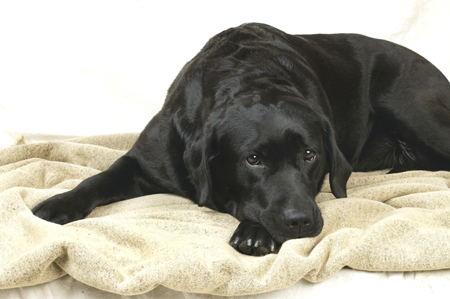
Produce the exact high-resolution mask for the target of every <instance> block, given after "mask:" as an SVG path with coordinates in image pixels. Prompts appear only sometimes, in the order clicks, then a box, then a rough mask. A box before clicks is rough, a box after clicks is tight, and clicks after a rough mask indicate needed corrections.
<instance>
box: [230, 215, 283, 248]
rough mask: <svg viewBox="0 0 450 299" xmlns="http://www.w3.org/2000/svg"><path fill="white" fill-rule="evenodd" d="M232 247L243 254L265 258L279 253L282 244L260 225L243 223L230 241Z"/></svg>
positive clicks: (247, 221)
mask: <svg viewBox="0 0 450 299" xmlns="http://www.w3.org/2000/svg"><path fill="white" fill-rule="evenodd" d="M230 245H231V246H232V247H233V248H234V249H236V250H237V251H239V252H241V253H245V254H248V255H255V256H263V255H266V254H269V253H278V251H279V250H280V247H281V244H280V243H278V242H276V241H275V240H274V239H273V238H272V236H271V235H270V234H269V232H268V231H267V230H266V229H265V228H264V227H263V226H262V225H261V224H259V223H256V222H253V221H250V220H244V221H242V222H241V223H240V224H239V226H238V228H237V229H236V231H235V232H234V234H233V236H232V237H231V239H230Z"/></svg>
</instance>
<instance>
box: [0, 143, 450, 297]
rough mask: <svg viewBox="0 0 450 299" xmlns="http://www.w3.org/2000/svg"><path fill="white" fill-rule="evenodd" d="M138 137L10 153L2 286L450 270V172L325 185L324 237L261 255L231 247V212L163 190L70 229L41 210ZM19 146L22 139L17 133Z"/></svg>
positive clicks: (224, 289) (135, 290)
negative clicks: (335, 189)
mask: <svg viewBox="0 0 450 299" xmlns="http://www.w3.org/2000/svg"><path fill="white" fill-rule="evenodd" d="M137 136H138V135H137V134H120V135H108V136H106V135H103V136H97V137H89V138H79V139H71V140H67V141H60V142H47V143H38V144H28V145H26V144H23V145H16V146H13V147H10V148H6V149H2V150H0V289H6V288H14V287H20V286H30V285H36V284H40V283H44V282H48V281H52V280H55V279H57V278H59V277H61V276H63V275H66V274H68V275H70V276H72V277H73V278H75V279H76V280H78V281H81V282H83V283H85V284H88V285H90V286H93V287H95V288H98V289H102V290H105V291H109V292H113V293H117V294H123V295H133V294H142V293H145V292H148V291H150V290H152V289H154V288H155V287H157V286H158V285H163V286H165V287H168V288H170V289H173V290H177V291H184V292H195V293H209V294H217V295H244V294H256V293H261V292H268V291H272V290H277V289H282V288H286V287H288V286H290V285H292V284H294V283H295V282H297V281H299V280H300V279H305V280H307V281H310V282H319V281H322V280H324V279H326V278H328V277H330V276H332V275H333V274H335V273H336V272H337V271H339V270H340V269H342V268H343V267H350V268H353V269H359V270H365V271H423V270H435V269H448V268H450V257H449V250H450V190H449V184H450V173H449V172H444V171H439V172H426V171H411V172H405V173H400V174H386V172H387V171H377V172H371V173H353V174H352V176H351V177H350V180H349V182H348V198H342V199H335V198H334V197H333V195H332V194H331V192H330V188H329V185H328V183H325V184H324V186H323V188H322V191H321V193H320V194H319V196H318V197H317V202H318V204H319V206H320V209H321V211H322V214H323V219H324V222H325V226H324V229H323V231H322V233H321V234H320V235H319V236H317V237H315V238H306V239H296V240H290V241H288V242H286V243H285V244H283V246H282V248H281V250H280V252H279V253H278V254H271V255H267V256H264V257H251V256H246V255H243V254H240V253H238V252H236V251H235V250H234V249H232V248H231V247H230V246H229V245H228V240H229V238H230V237H231V235H232V233H233V231H234V230H235V228H236V227H237V225H238V221H237V220H236V219H235V218H233V217H232V216H230V215H227V214H222V213H219V212H215V211H212V210H209V209H207V208H200V207H197V206H196V205H195V204H194V203H192V202H191V201H190V200H188V199H186V198H181V197H178V196H174V195H169V194H157V195H151V196H144V197H139V198H133V199H130V200H126V201H122V202H117V203H115V204H111V205H108V206H103V207H99V208H97V209H95V210H94V211H93V212H92V213H91V214H90V215H89V217H88V218H86V219H83V220H80V221H76V222H73V223H69V224H66V225H64V226H61V225H57V224H53V223H49V222H46V221H43V220H41V219H39V218H37V217H34V216H33V214H32V213H31V211H30V209H31V208H32V207H34V206H35V205H36V204H38V203H39V202H41V201H43V200H45V199H46V198H48V197H50V196H52V195H53V194H56V193H59V192H63V191H65V190H68V189H71V188H74V187H75V186H76V185H77V184H78V183H79V182H80V181H81V180H83V179H85V178H87V177H89V176H91V175H94V174H96V173H98V172H100V171H102V170H105V169H106V168H107V167H108V166H109V165H110V164H112V163H113V162H114V161H115V160H116V159H117V158H118V157H120V156H121V155H123V154H124V153H125V152H126V150H127V149H129V148H130V147H131V146H132V144H133V143H134V141H135V140H136V138H137ZM18 143H20V140H19V141H18Z"/></svg>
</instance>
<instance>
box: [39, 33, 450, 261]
mask: <svg viewBox="0 0 450 299" xmlns="http://www.w3.org/2000/svg"><path fill="white" fill-rule="evenodd" d="M387 168H391V169H392V170H391V172H399V171H406V170H414V169H423V170H450V84H449V82H448V80H447V79H446V78H445V76H444V75H443V74H442V73H441V72H440V71H439V70H438V69H437V68H436V67H434V66H433V65H432V64H431V63H430V62H429V61H427V60H426V59H424V58H423V57H421V56H419V55H418V54H416V53H414V52H412V51H410V50H408V49H406V48H404V47H402V46H399V45H397V44H394V43H391V42H388V41H383V40H377V39H373V38H369V37H366V36H361V35H356V34H319V35H289V34H286V33H284V32H282V31H280V30H278V29H276V28H273V27H271V26H268V25H264V24H244V25H242V26H240V27H236V28H231V29H228V30H225V31H223V32H222V33H219V34H218V35H216V36H214V37H213V38H211V39H210V40H209V41H208V43H207V44H206V45H205V46H204V47H203V49H202V50H201V51H200V52H199V53H198V54H197V56H195V57H194V58H193V59H192V60H191V61H190V62H188V63H187V64H186V65H185V66H184V68H183V69H182V70H181V72H180V73H179V75H178V76H177V78H176V79H175V81H174V82H173V83H172V85H171V86H170V88H169V90H168V95H167V98H166V101H165V104H164V106H163V107H162V109H161V111H160V112H159V113H158V114H157V115H156V116H155V117H154V118H153V119H152V120H151V121H150V123H149V124H148V125H147V127H146V128H145V129H144V131H143V132H142V133H141V135H140V136H139V139H138V140H137V142H136V144H135V145H134V146H133V148H132V149H131V150H130V151H129V152H128V153H127V154H125V155H124V156H123V157H121V158H120V159H119V160H117V161H116V162H115V163H114V164H113V165H112V166H111V167H110V168H109V169H108V170H106V171H104V172H102V173H99V174H97V175H95V176H93V177H90V178H88V179H86V180H84V181H83V182H81V183H80V184H79V185H78V186H77V187H76V188H75V189H73V190H71V191H68V192H65V193H62V194H58V195H56V196H53V197H52V198H49V199H47V200H46V201H44V202H42V203H40V204H39V205H37V206H36V207H35V208H34V209H33V213H34V214H35V215H36V216H38V217H40V218H42V219H45V220H48V221H52V222H55V223H59V224H64V223H68V222H71V221H75V220H78V219H81V218H83V217H85V216H86V215H88V214H89V213H90V212H91V211H92V210H93V209H94V208H95V207H97V206H101V205H107V204H110V203H113V202H116V201H119V200H124V199H128V198H132V197H137V196H142V195H146V194H154V193H163V192H164V193H168V192H169V193H174V194H178V195H181V196H184V197H187V198H190V199H192V200H193V201H194V202H196V203H197V204H198V205H199V206H206V207H209V208H211V209H214V210H217V211H220V212H225V213H229V214H231V215H233V216H234V217H236V218H237V219H239V220H240V221H241V224H240V225H239V226H238V228H237V229H236V231H235V233H234V235H233V236H232V237H231V240H230V244H231V246H233V247H234V248H236V249H237V250H239V251H240V252H242V253H245V254H250V255H265V254H268V253H276V252H278V250H279V248H280V246H281V244H282V243H283V242H285V241H286V240H289V239H294V238H303V237H314V236H317V235H318V234H319V233H320V232H321V230H322V227H323V220H322V217H321V213H320V210H319V208H318V207H317V205H316V203H315V201H314V199H315V196H316V195H317V193H318V192H319V190H320V188H321V185H322V182H323V180H324V177H325V174H327V173H329V180H330V185H331V190H332V192H333V194H334V195H335V196H336V197H337V198H340V197H346V182H347V180H348V178H349V175H350V173H351V171H352V169H353V170H354V171H370V170H377V169H387Z"/></svg>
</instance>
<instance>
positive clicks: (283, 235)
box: [263, 221, 323, 244]
mask: <svg viewBox="0 0 450 299" xmlns="http://www.w3.org/2000/svg"><path fill="white" fill-rule="evenodd" d="M320 222H322V221H320ZM263 226H264V228H265V229H266V230H267V231H268V232H269V234H270V235H271V236H272V238H273V239H274V240H275V241H277V242H278V243H281V244H283V243H284V242H286V241H288V240H293V239H302V238H313V237H317V236H318V235H320V233H321V232H322V229H323V225H322V223H319V224H317V226H316V228H315V229H312V230H311V231H308V232H307V233H306V234H302V233H299V232H296V231H293V230H290V229H289V228H286V229H282V230H281V229H280V228H279V227H278V226H274V225H265V224H264V223H263Z"/></svg>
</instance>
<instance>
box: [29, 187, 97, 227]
mask: <svg viewBox="0 0 450 299" xmlns="http://www.w3.org/2000/svg"><path fill="white" fill-rule="evenodd" d="M31 211H32V212H33V214H34V215H35V216H37V217H39V218H42V219H44V220H47V221H50V222H54V223H58V224H66V223H69V222H72V221H76V220H79V219H82V218H84V217H86V215H87V214H88V213H89V212H90V211H89V210H88V209H86V208H85V207H83V201H82V199H81V198H78V196H76V194H74V193H73V192H72V191H69V192H65V193H61V194H57V195H55V196H52V197H50V198H49V199H47V200H45V201H43V202H41V203H40V204H38V205H37V206H35V207H34V208H33V209H32V210H31Z"/></svg>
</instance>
